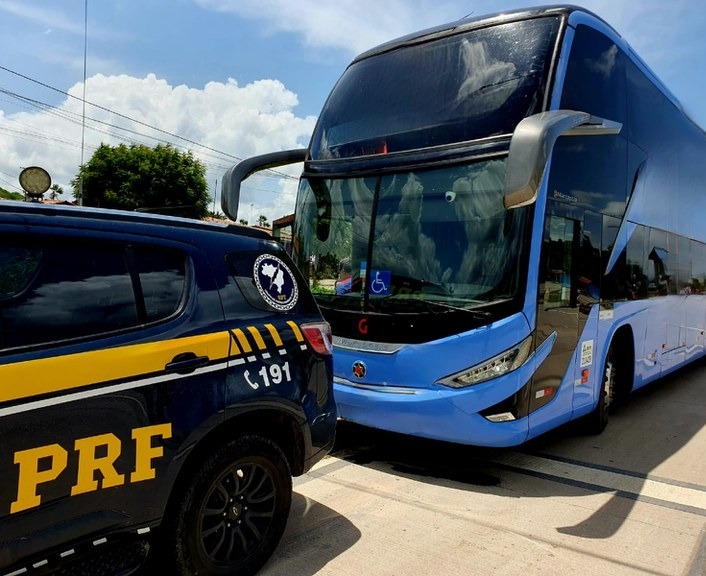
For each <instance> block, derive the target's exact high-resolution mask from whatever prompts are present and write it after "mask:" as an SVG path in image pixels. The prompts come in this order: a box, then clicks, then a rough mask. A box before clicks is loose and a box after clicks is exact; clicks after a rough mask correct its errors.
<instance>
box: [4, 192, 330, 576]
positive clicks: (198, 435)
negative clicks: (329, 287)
mask: <svg viewBox="0 0 706 576" xmlns="http://www.w3.org/2000/svg"><path fill="white" fill-rule="evenodd" d="M330 338H331V336H330V330H329V326H328V324H326V322H325V321H324V320H323V319H322V317H321V315H320V313H319V309H318V307H317V305H316V303H315V302H314V300H313V298H312V296H311V293H310V292H309V288H308V285H307V284H306V282H305V281H304V279H303V278H302V276H301V275H300V274H299V272H298V270H297V269H296V268H295V266H294V265H293V264H292V262H291V260H290V259H289V258H288V256H287V254H286V253H285V252H284V251H283V250H282V249H281V247H280V245H279V244H278V243H276V242H274V241H273V240H271V239H270V237H269V236H267V235H266V234H264V233H262V232H258V231H255V230H252V229H249V228H245V227H240V226H227V225H217V224H209V223H204V222H198V221H193V220H186V219H179V218H169V217H163V216H155V215H145V214H138V213H130V212H119V211H112V210H111V211H108V210H102V211H101V210H93V209H92V210H87V209H83V208H79V207H74V206H64V207H58V206H50V205H44V204H36V203H22V202H19V203H18V202H0V576H15V575H21V574H27V575H35V574H36V575H41V574H55V573H56V574H59V573H60V574H91V575H99V574H130V573H131V572H132V571H133V570H134V569H135V568H136V566H138V565H139V564H140V563H142V562H143V561H144V559H145V556H147V557H148V558H151V556H152V555H153V554H155V553H157V552H159V553H160V555H159V556H158V558H159V560H158V566H159V569H158V572H159V573H160V574H177V575H185V574H239V575H240V574H252V573H254V572H256V571H257V570H258V569H259V568H260V567H261V566H262V565H263V564H264V563H265V562H266V560H267V559H268V557H269V556H270V554H271V553H272V551H273V549H274V548H275V546H276V545H277V543H278V541H279V539H280V537H281V535H282V533H283V531H284V528H285V524H286V522H287V517H288V514H289V508H290V502H291V491H292V479H291V477H292V475H300V474H303V473H304V472H306V471H307V470H308V469H310V468H311V466H312V465H313V464H314V463H316V462H317V461H318V460H319V459H321V458H322V457H323V456H324V455H326V454H327V452H328V451H329V450H330V449H331V446H332V444H333V441H334V435H335V423H336V409H335V405H334V399H333V394H332V363H331V350H332V349H331V343H330ZM148 549H150V551H149V554H147V550H148Z"/></svg>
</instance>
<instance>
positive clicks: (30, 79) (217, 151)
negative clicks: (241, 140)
mask: <svg viewBox="0 0 706 576" xmlns="http://www.w3.org/2000/svg"><path fill="white" fill-rule="evenodd" d="M0 70H4V71H5V72H8V73H9V74H13V75H14V76H17V77H19V78H22V79H24V80H27V81H29V82H32V83H34V84H37V85H39V86H42V87H44V88H47V89H49V90H52V91H54V92H57V93H59V94H62V95H64V96H66V97H68V98H72V99H74V100H78V101H79V102H82V104H83V105H85V104H89V105H90V106H93V107H94V108H97V109H99V110H103V111H104V112H108V113H109V114H114V115H115V116H118V117H120V118H123V119H125V120H129V121H130V122H134V123H135V124H138V125H140V126H144V127H145V128H149V129H150V130H155V131H156V132H160V133H162V134H166V135H167V136H170V137H172V138H176V139H178V140H181V141H183V142H188V143H189V144H193V145H194V146H198V147H200V148H203V149H205V150H210V151H211V152H215V153H216V154H221V155H223V156H226V157H228V158H230V159H233V160H236V161H238V162H240V161H241V160H242V158H240V157H238V156H235V155H233V154H229V153H227V152H223V151H222V150H217V149H215V148H211V147H210V146H206V145H205V144H201V143H200V142H196V141H195V140H191V139H189V138H186V137H184V136H180V135H179V134H175V133H174V132H169V131H168V130H163V129H162V128H158V127H156V126H152V125H151V124H147V123H146V122H142V121H141V120H137V119H135V118H132V117H130V116H127V115H126V114H122V113H120V112H116V111H114V110H111V109H109V108H106V107H105V106H101V105H100V104H95V103H93V102H89V101H87V100H86V99H85V98H83V99H81V98H78V97H77V96H74V95H72V94H69V93H68V92H65V91H64V90H61V89H59V88H56V87H54V86H51V85H49V84H46V83H45V82H41V81H40V80H36V79H34V78H31V77H29V76H27V75H25V74H22V73H20V72H17V71H15V70H12V69H10V68H7V67H6V66H2V65H0ZM85 84H86V83H85V82H84V87H85ZM6 93H7V92H6ZM20 98H22V99H25V98H24V97H20ZM26 100H30V99H29V98H27V99H26ZM45 105H46V106H50V107H51V108H58V107H56V106H51V105H49V104H45ZM96 122H98V121H97V120H96ZM109 125H110V126H111V127H112V128H118V129H123V128H120V127H119V126H116V125H114V124H109ZM143 136H146V135H143ZM263 172H268V173H270V174H274V175H276V176H277V177H280V178H285V179H288V180H296V179H297V177H295V176H290V175H289V174H285V173H284V172H280V171H278V170H273V169H268V170H266V171H263Z"/></svg>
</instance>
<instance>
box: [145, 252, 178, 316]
mask: <svg viewBox="0 0 706 576" xmlns="http://www.w3.org/2000/svg"><path fill="white" fill-rule="evenodd" d="M132 253H133V257H134V259H135V260H134V261H135V267H136V269H137V273H138V275H139V278H140V286H141V288H142V296H143V298H144V302H145V315H146V320H147V321H148V322H154V321H156V320H161V319H163V318H167V317H168V316H171V315H172V314H174V313H175V312H176V310H177V308H178V306H179V304H180V303H181V301H182V297H183V295H184V289H185V286H186V284H185V281H186V259H185V257H184V254H182V253H181V252H179V251H178V250H168V249H163V248H153V247H146V246H140V247H133V248H132Z"/></svg>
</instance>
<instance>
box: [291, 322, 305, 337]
mask: <svg viewBox="0 0 706 576" xmlns="http://www.w3.org/2000/svg"><path fill="white" fill-rule="evenodd" d="M287 324H289V327H290V328H291V329H292V332H294V337H295V338H296V339H297V342H304V335H303V334H302V331H301V330H299V326H297V324H296V323H295V322H292V321H291V320H287Z"/></svg>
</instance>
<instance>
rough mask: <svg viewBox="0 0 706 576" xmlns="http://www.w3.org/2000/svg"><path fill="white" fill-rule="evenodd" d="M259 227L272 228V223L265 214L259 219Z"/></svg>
mask: <svg viewBox="0 0 706 576" xmlns="http://www.w3.org/2000/svg"><path fill="white" fill-rule="evenodd" d="M257 225H258V226H262V227H263V228H268V227H269V226H270V223H269V222H268V221H267V216H265V215H264V214H260V216H259V217H258V218H257Z"/></svg>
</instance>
